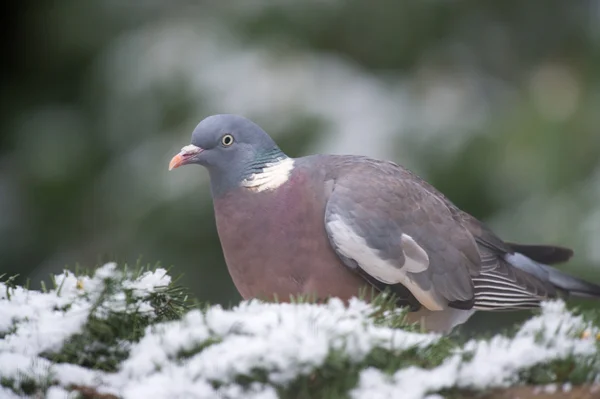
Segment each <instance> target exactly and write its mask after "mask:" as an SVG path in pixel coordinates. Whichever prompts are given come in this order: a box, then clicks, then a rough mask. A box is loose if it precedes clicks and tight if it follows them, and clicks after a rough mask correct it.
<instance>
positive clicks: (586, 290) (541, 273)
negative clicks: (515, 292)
mask: <svg viewBox="0 0 600 399" xmlns="http://www.w3.org/2000/svg"><path fill="white" fill-rule="evenodd" d="M505 259H506V261H507V262H508V263H510V264H511V265H513V266H515V267H516V268H518V269H521V270H523V271H525V272H527V273H529V274H532V275H534V276H536V277H537V278H539V279H541V280H543V281H547V282H549V283H550V284H552V285H553V286H554V287H556V288H557V289H559V290H561V291H563V292H564V293H565V294H567V295H569V296H575V297H582V298H597V299H600V285H598V284H594V283H590V282H587V281H584V280H582V279H579V278H577V277H574V276H571V275H569V274H567V273H564V272H561V271H560V270H558V269H556V268H554V267H552V266H548V265H544V264H542V263H539V262H536V261H534V260H531V259H530V258H529V257H527V256H525V255H522V254H520V253H518V252H515V253H514V254H510V255H506V257H505Z"/></svg>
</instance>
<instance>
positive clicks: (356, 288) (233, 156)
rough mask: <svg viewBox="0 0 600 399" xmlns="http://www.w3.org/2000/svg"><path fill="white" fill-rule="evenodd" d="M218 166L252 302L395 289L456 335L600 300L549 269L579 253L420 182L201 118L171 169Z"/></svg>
mask: <svg viewBox="0 0 600 399" xmlns="http://www.w3.org/2000/svg"><path fill="white" fill-rule="evenodd" d="M186 164H199V165H202V166H204V167H205V168H206V169H208V172H209V174H210V188H211V193H212V197H213V202H214V210H215V216H216V223H217V231H218V234H219V238H220V241H221V245H222V247H223V252H224V255H225V260H226V263H227V267H228V269H229V273H230V274H231V277H232V279H233V282H234V283H235V286H236V287H237V289H238V291H239V292H240V294H241V295H242V297H243V298H246V299H248V298H254V297H259V298H273V297H277V298H279V299H283V300H286V299H288V298H290V296H291V295H294V296H297V295H312V296H316V297H317V298H325V297H331V296H335V297H340V298H342V299H344V300H347V299H349V298H351V297H352V296H357V295H358V294H359V292H361V291H363V289H364V287H372V288H374V289H375V291H376V292H379V291H383V290H386V289H388V290H390V291H391V292H393V293H394V294H396V296H397V297H398V305H399V306H408V307H409V308H410V310H411V311H412V312H411V313H409V320H412V321H415V322H420V323H421V324H422V326H423V327H424V328H425V329H428V330H433V331H440V332H448V331H450V330H451V329H452V328H453V327H454V326H456V325H458V324H461V323H464V322H465V321H466V320H467V319H468V318H469V317H470V316H471V315H472V314H473V312H474V311H475V310H487V311H502V310H518V309H531V308H536V307H538V306H539V305H540V302H541V301H543V300H546V299H550V298H556V297H565V296H569V295H572V296H579V297H595V298H600V286H598V285H596V284H592V283H589V282H585V281H583V280H580V279H578V278H575V277H572V276H569V275H567V274H565V273H563V272H561V271H559V270H557V269H555V268H552V267H550V266H548V265H549V264H555V263H560V262H564V261H566V260H568V259H569V258H570V257H571V256H572V255H573V252H572V251H571V250H570V249H567V248H562V247H556V246H545V245H523V244H512V243H508V242H505V241H503V240H502V239H500V238H499V237H498V236H497V235H495V234H494V233H493V232H492V231H491V230H490V229H489V228H487V227H486V226H485V225H484V224H483V223H481V222H480V221H478V220H477V219H475V218H474V217H472V216H471V215H469V214H467V213H465V212H463V211H461V210H460V209H458V208H457V207H456V206H455V205H454V204H452V202H450V200H448V199H447V198H446V197H445V196H444V195H443V194H441V193H440V192H439V191H437V190H436V189H435V188H434V187H432V186H431V185H429V184H428V183H427V182H425V181H423V180H422V179H420V178H419V177H418V176H416V175H415V174H413V173H412V172H410V171H409V170H407V169H405V168H403V167H402V166H399V165H397V164H395V163H392V162H387V161H380V160H376V159H371V158H367V157H363V156H350V155H348V156H338V155H311V156H306V157H302V158H290V157H288V156H287V155H285V154H284V153H283V152H282V151H281V150H280V149H279V147H278V146H277V144H276V143H275V142H274V141H273V140H272V139H271V137H270V136H269V135H268V134H267V133H265V132H264V131H263V130H262V129H261V128H260V127H259V126H258V125H256V124H255V123H253V122H252V121H250V120H248V119H246V118H243V117H241V116H237V115H214V116H210V117H208V118H206V119H204V120H203V121H201V122H200V123H199V124H198V126H197V127H196V129H195V130H194V132H193V133H192V144H190V145H188V146H186V147H184V148H183V149H182V150H181V152H180V153H179V154H177V155H175V157H173V159H172V161H171V163H170V166H169V168H170V169H174V168H177V167H179V166H182V165H186Z"/></svg>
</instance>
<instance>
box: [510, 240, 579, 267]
mask: <svg viewBox="0 0 600 399" xmlns="http://www.w3.org/2000/svg"><path fill="white" fill-rule="evenodd" d="M506 244H507V245H508V246H509V247H510V249H511V250H513V251H514V252H518V253H520V254H523V255H525V256H527V257H528V258H529V259H531V260H534V261H536V262H539V263H542V264H545V265H555V264H557V263H564V262H566V261H568V260H569V259H571V257H572V256H573V250H572V249H569V248H565V247H559V246H555V245H525V244H514V243H510V242H507V243H506Z"/></svg>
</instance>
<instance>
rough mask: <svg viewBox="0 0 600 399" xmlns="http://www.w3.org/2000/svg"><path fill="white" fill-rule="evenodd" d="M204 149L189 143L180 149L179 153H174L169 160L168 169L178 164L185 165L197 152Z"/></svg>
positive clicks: (174, 167) (176, 166)
mask: <svg viewBox="0 0 600 399" xmlns="http://www.w3.org/2000/svg"><path fill="white" fill-rule="evenodd" d="M202 151H204V149H203V148H200V147H198V146H195V145H193V144H190V145H188V146H185V147H183V148H182V149H181V152H179V154H177V155H175V156H174V157H173V159H171V162H169V170H173V169H176V168H178V167H180V166H183V165H186V164H188V163H190V162H191V160H192V159H193V158H194V157H195V156H196V155H198V154H200V153H201V152H202Z"/></svg>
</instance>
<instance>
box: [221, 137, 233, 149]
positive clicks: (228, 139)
mask: <svg viewBox="0 0 600 399" xmlns="http://www.w3.org/2000/svg"><path fill="white" fill-rule="evenodd" d="M221 144H223V145H224V146H225V147H229V146H230V145H232V144H233V136H232V135H231V134H226V135H224V136H223V137H221Z"/></svg>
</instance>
